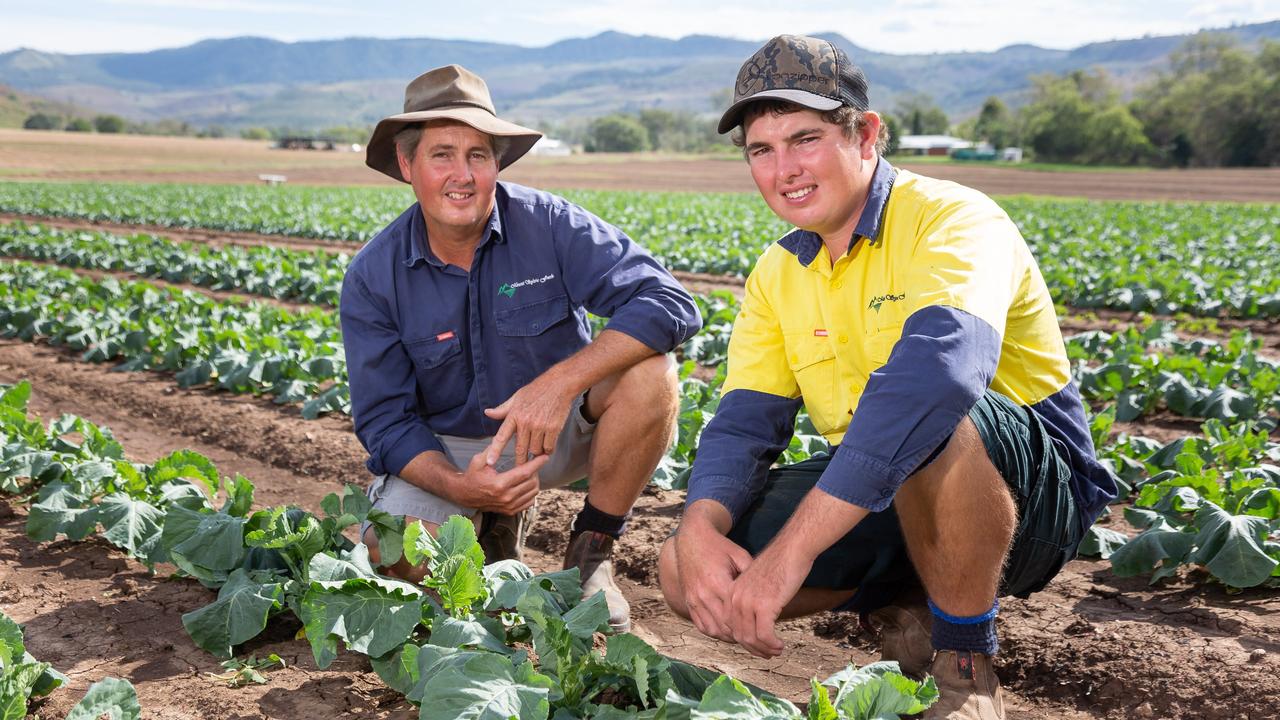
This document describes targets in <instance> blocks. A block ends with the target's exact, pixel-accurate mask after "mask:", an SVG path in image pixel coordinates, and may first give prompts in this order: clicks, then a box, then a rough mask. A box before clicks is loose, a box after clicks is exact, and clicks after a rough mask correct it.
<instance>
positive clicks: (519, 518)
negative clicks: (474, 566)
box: [476, 503, 538, 564]
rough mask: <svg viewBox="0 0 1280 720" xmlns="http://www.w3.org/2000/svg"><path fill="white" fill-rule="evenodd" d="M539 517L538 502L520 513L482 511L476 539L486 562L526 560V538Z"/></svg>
mask: <svg viewBox="0 0 1280 720" xmlns="http://www.w3.org/2000/svg"><path fill="white" fill-rule="evenodd" d="M537 517H538V505H537V503H535V504H534V505H533V506H532V507H530V508H529V509H528V510H525V511H524V512H521V513H520V514H518V515H503V514H501V513H495V512H482V513H480V521H479V523H477V524H478V525H479V527H478V528H477V529H476V540H477V541H478V542H479V543H480V549H481V550H483V551H484V561H485V564H489V563H495V562H498V561H499V560H519V561H520V562H524V539H525V536H526V535H528V534H529V528H530V527H533V521H534V520H536V519H537Z"/></svg>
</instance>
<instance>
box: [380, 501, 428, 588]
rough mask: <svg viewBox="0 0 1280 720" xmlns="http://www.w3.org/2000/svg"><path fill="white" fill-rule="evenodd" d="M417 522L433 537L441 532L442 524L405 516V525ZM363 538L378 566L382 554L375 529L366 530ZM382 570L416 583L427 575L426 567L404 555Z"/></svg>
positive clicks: (392, 575)
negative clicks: (412, 562) (405, 557)
mask: <svg viewBox="0 0 1280 720" xmlns="http://www.w3.org/2000/svg"><path fill="white" fill-rule="evenodd" d="M415 522H420V523H422V526H423V527H424V528H426V529H427V532H429V533H431V536H432V537H435V535H436V533H438V532H440V526H439V525H437V524H435V523H432V522H427V521H426V520H419V519H418V518H415V517H409V516H408V515H406V516H405V518H404V525H405V527H409V526H410V525H412V524H413V523H415ZM362 539H363V540H364V544H365V545H368V546H369V562H370V563H372V564H373V566H374V567H375V568H376V567H377V566H378V562H379V561H380V560H381V555H380V554H379V552H378V535H377V533H376V532H374V529H373V528H372V527H370V528H369V529H368V530H365V531H364V538H362ZM381 572H382V573H384V574H386V575H390V576H391V577H394V578H400V579H401V580H405V581H407V582H411V583H413V584H415V585H416V584H418V583H420V582H422V578H424V577H426V576H427V569H426V567H424V566H422V565H413V564H411V563H410V562H409V561H408V560H405V559H404V557H403V556H401V558H400V560H399V561H397V562H396V564H394V565H392V566H391V567H387V568H382V570H381Z"/></svg>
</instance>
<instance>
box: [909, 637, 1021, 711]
mask: <svg viewBox="0 0 1280 720" xmlns="http://www.w3.org/2000/svg"><path fill="white" fill-rule="evenodd" d="M929 672H930V673H931V674H932V675H933V679H934V680H935V681H936V682H937V683H938V693H939V697H938V702H936V703H934V704H933V706H932V707H930V708H929V709H928V710H926V711H925V713H924V718H925V720H1004V699H1003V698H1002V697H1001V696H1000V680H999V678H997V677H996V671H995V668H994V667H993V666H992V664H991V658H990V657H988V656H986V655H983V654H982V653H971V652H967V651H964V650H939V651H938V655H937V657H935V658H934V660H933V666H932V667H931V668H930V669H929Z"/></svg>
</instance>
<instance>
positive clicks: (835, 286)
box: [831, 280, 844, 290]
mask: <svg viewBox="0 0 1280 720" xmlns="http://www.w3.org/2000/svg"><path fill="white" fill-rule="evenodd" d="M831 287H833V288H835V289H836V290H839V289H840V288H842V287H844V283H842V282H840V281H839V280H837V281H835V282H833V283H831Z"/></svg>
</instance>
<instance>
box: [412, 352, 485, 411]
mask: <svg viewBox="0 0 1280 720" xmlns="http://www.w3.org/2000/svg"><path fill="white" fill-rule="evenodd" d="M404 349H405V352H407V353H408V354H409V357H410V358H411V359H412V360H413V371H414V375H415V376H416V377H417V380H418V390H419V392H421V394H422V398H423V400H424V401H425V402H426V405H427V407H426V414H428V415H434V414H436V413H439V412H442V411H444V410H448V409H449V408H454V407H457V406H459V405H461V404H462V403H464V402H466V400H467V395H468V394H470V392H471V378H470V373H469V372H468V368H467V363H466V359H465V358H464V357H463V354H462V343H461V342H460V341H459V340H458V336H457V335H453V334H450V336H449V337H447V338H445V339H443V340H441V339H438V338H427V339H426V340H415V341H411V342H408V343H405V346H404Z"/></svg>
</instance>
